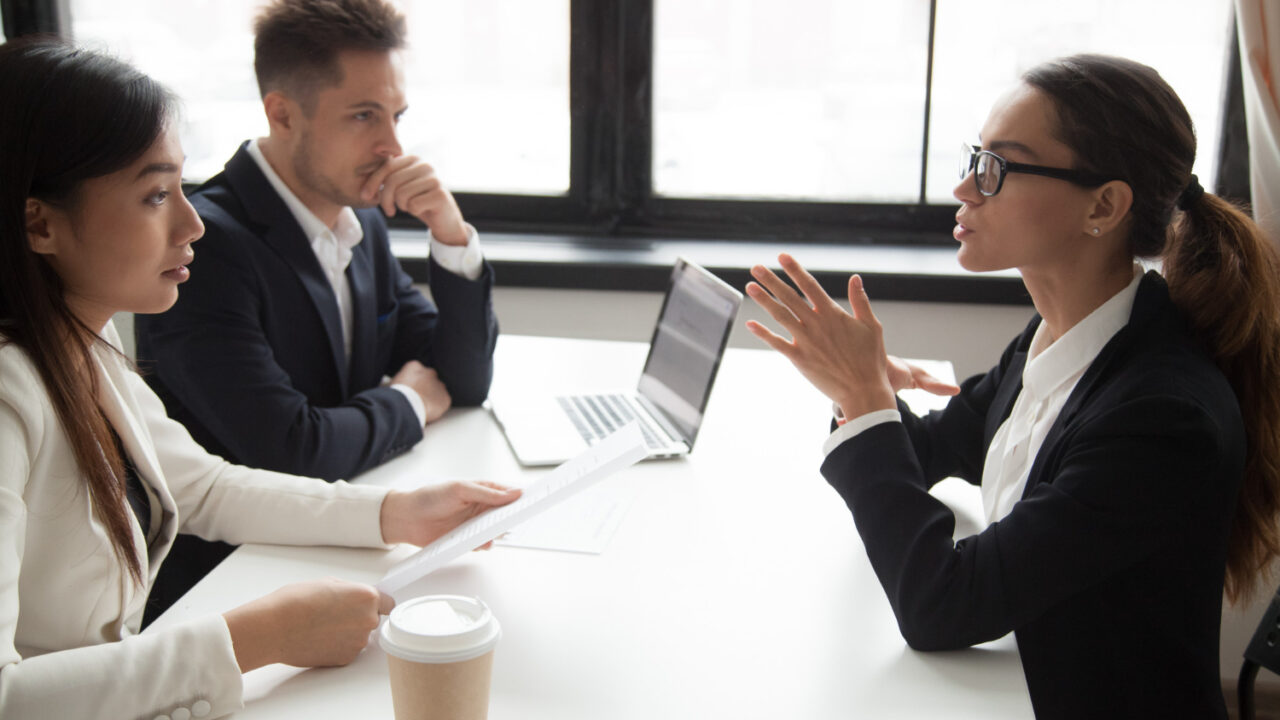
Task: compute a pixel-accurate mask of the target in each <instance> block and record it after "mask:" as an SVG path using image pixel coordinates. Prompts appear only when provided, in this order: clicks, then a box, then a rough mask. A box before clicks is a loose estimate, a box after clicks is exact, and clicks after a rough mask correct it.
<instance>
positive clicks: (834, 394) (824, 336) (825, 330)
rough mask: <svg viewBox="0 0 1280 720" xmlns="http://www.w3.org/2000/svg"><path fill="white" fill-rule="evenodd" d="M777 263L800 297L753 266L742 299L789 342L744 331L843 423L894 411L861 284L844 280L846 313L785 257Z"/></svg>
mask: <svg viewBox="0 0 1280 720" xmlns="http://www.w3.org/2000/svg"><path fill="white" fill-rule="evenodd" d="M778 262H779V263H781V265H782V269H783V271H784V272H786V274H787V276H788V277H790V278H791V280H792V282H794V283H795V284H796V287H798V288H799V289H800V292H799V293H798V292H796V291H795V290H794V289H792V288H791V287H790V286H789V285H787V284H786V283H784V282H783V281H782V279H781V278H779V277H778V276H777V275H775V274H774V273H773V272H772V271H770V270H769V269H768V268H766V267H764V266H763V265H757V266H755V267H754V268H752V269H751V275H752V277H754V278H755V279H756V282H752V283H748V284H747V294H748V295H749V296H750V297H751V299H752V300H754V301H755V302H756V304H757V305H759V306H760V307H761V308H763V309H764V311H765V312H767V313H769V316H770V317H772V318H773V319H774V320H775V321H777V323H778V324H779V325H781V326H782V328H783V329H784V330H786V331H787V333H789V334H790V335H791V339H790V340H787V339H786V338H784V337H782V336H780V335H778V334H776V333H774V332H773V331H771V330H769V329H768V328H766V327H765V326H764V325H761V324H760V323H758V322H755V321H754V320H750V321H748V322H747V329H748V330H750V331H751V333H752V334H753V335H755V336H756V337H758V338H760V339H761V340H763V341H764V342H765V343H766V344H768V345H769V347H771V348H773V349H774V350H777V351H778V352H780V353H782V354H783V355H784V356H786V357H787V359H788V360H790V361H791V364H793V365H795V366H796V369H797V370H799V371H800V373H801V374H802V375H804V377H805V378H806V379H807V380H808V381H809V382H810V383H812V384H813V386H814V387H816V388H817V389H818V390H819V391H821V392H822V393H823V394H824V395H826V396H827V397H829V398H831V399H832V400H833V401H835V402H836V404H838V405H839V406H840V408H841V410H842V411H843V413H844V416H845V417H848V418H853V417H858V416H859V415H864V414H866V413H869V412H873V411H875V410H885V409H892V408H895V407H897V404H896V401H895V399H894V394H893V393H894V389H893V386H892V385H890V383H889V372H888V371H889V360H888V356H887V355H886V354H885V351H884V339H883V332H882V330H881V327H880V322H879V321H878V320H876V316H875V313H873V312H872V311H871V301H870V299H869V298H868V297H867V294H866V291H865V290H864V289H863V287H862V278H860V277H859V276H857V275H854V276H852V277H850V278H849V304H850V307H851V308H852V309H853V312H852V313H849V312H846V311H845V310H844V308H842V307H840V305H839V304H838V303H836V301H834V300H832V299H831V296H829V295H827V293H826V292H825V291H824V290H823V289H822V286H820V285H819V284H818V281H817V280H815V279H814V277H813V276H812V275H810V274H809V272H808V271H807V270H805V269H804V268H803V267H801V266H800V263H798V262H796V261H795V259H794V258H792V257H791V256H790V255H787V254H782V255H779V256H778ZM801 293H803V296H802V295H801Z"/></svg>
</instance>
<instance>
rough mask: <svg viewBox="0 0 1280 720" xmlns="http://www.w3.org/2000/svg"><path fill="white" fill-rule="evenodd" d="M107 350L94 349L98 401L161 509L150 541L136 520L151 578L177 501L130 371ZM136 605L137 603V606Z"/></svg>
mask: <svg viewBox="0 0 1280 720" xmlns="http://www.w3.org/2000/svg"><path fill="white" fill-rule="evenodd" d="M106 352H108V351H103V350H99V351H97V352H96V353H95V355H96V356H97V360H98V369H99V380H100V383H99V386H98V405H99V407H101V408H102V413H103V414H104V415H105V416H106V418H107V422H109V423H111V427H112V428H114V429H115V431H116V434H117V435H119V436H120V442H121V443H122V444H123V445H124V450H125V452H126V453H128V454H129V459H130V460H132V461H133V466H134V469H135V470H137V472H138V478H139V479H141V480H142V482H144V483H146V484H147V486H148V487H149V488H150V489H151V492H152V493H154V494H155V496H156V501H157V503H158V505H153V506H152V508H151V512H152V513H153V514H155V513H160V514H161V518H160V532H159V535H158V536H157V537H156V540H155V542H154V543H152V544H151V545H148V544H147V538H146V531H147V529H146V528H141V527H139V526H138V524H137V523H134V524H133V536H134V537H133V540H134V547H135V548H136V549H138V559H139V561H140V562H142V568H143V574H144V575H145V576H147V577H148V578H149V579H150V580H151V581H154V580H155V574H156V572H157V571H158V570H159V567H160V561H161V560H162V559H163V558H164V556H165V555H167V554H168V552H169V547H170V546H171V545H172V544H173V540H174V538H175V537H177V535H178V515H177V504H176V503H175V502H174V500H173V495H172V494H170V493H169V487H168V485H167V484H166V483H165V482H164V473H163V470H162V469H161V467H160V460H159V458H157V457H156V453H155V447H154V446H153V445H152V442H151V434H150V433H149V432H148V431H147V429H146V428H145V427H144V426H143V425H142V424H141V422H140V421H139V419H138V413H137V406H136V404H135V403H134V402H133V395H132V393H131V391H130V390H129V388H128V384H127V380H126V378H125V377H124V375H123V374H122V373H125V372H130V371H129V370H127V369H125V368H124V367H123V366H122V365H120V363H119V362H116V361H115V360H114V359H112V358H108V357H103V356H104V355H105V354H106ZM145 601H146V593H140V594H138V595H136V596H134V597H132V598H131V600H130V601H129V607H128V608H127V611H128V613H129V614H131V613H132V612H133V611H134V610H138V611H141V603H142V602H145ZM135 605H137V607H134V606H135Z"/></svg>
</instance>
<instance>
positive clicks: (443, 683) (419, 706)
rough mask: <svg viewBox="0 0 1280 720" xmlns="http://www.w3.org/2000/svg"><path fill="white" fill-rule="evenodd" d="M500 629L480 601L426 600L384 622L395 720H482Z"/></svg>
mask: <svg viewBox="0 0 1280 720" xmlns="http://www.w3.org/2000/svg"><path fill="white" fill-rule="evenodd" d="M500 637H502V628H501V626H499V625H498V619H497V618H495V617H494V616H493V613H492V612H491V611H490V610H489V607H488V606H487V605H485V604H484V603H483V602H481V601H480V600H479V599H478V598H473V597H464V596H461V595H424V596H422V597H417V598H414V599H412V600H408V601H406V602H403V603H401V604H399V605H397V606H396V607H395V609H393V610H392V611H391V616H390V617H388V618H387V621H386V622H385V623H383V625H382V630H381V631H380V632H379V638H378V644H379V645H381V646H382V649H383V651H385V652H386V653H387V667H388V670H389V671H390V675H391V703H392V705H393V706H394V707H395V714H396V720H484V719H485V718H486V717H487V716H488V714H489V678H490V676H491V675H492V672H493V649H494V647H495V646H496V645H497V644H498V639H499V638H500Z"/></svg>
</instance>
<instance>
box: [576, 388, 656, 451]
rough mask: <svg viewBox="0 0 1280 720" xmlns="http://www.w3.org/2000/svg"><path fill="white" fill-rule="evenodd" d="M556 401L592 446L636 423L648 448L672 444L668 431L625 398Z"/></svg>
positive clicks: (581, 396) (586, 397)
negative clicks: (632, 406)
mask: <svg viewBox="0 0 1280 720" xmlns="http://www.w3.org/2000/svg"><path fill="white" fill-rule="evenodd" d="M556 402H558V403H560V407H561V408H562V409H563V410H564V412H565V414H566V415H568V416H569V419H570V420H571V421H573V426H574V427H575V428H577V429H578V433H579V434H580V435H582V439H583V440H586V441H587V444H588V445H594V444H595V443H596V442H597V441H599V440H601V439H603V438H605V437H608V436H609V435H610V434H611V433H613V431H614V430H617V429H618V428H620V427H622V426H623V425H626V424H627V423H629V422H631V421H632V420H636V421H637V422H638V424H639V425H640V432H641V433H642V434H643V435H644V442H645V445H647V446H648V447H650V448H654V449H656V448H662V447H666V446H667V445H669V444H671V441H670V439H668V438H667V434H666V433H665V432H663V431H662V430H660V429H658V428H656V427H654V426H653V425H652V423H651V421H650V420H649V419H648V418H646V417H643V416H640V415H637V414H636V413H635V412H633V411H632V409H631V404H630V403H629V402H628V401H627V398H626V396H624V395H564V396H561V397H558V398H556Z"/></svg>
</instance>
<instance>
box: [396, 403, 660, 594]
mask: <svg viewBox="0 0 1280 720" xmlns="http://www.w3.org/2000/svg"><path fill="white" fill-rule="evenodd" d="M646 455H648V449H647V448H646V447H645V443H644V436H643V435H642V434H641V433H640V428H639V426H637V425H636V424H635V423H630V424H628V425H625V426H623V427H621V428H619V429H618V430H617V431H616V432H614V433H613V434H612V435H610V436H609V437H607V438H605V439H603V440H601V441H600V442H598V443H596V444H595V445H593V446H591V447H590V448H588V449H587V450H586V451H585V452H583V453H582V454H581V455H579V456H577V457H576V458H573V459H572V460H569V461H568V462H565V463H564V464H562V465H560V466H559V467H557V468H556V469H555V470H552V471H551V472H549V473H547V474H546V475H543V476H542V477H540V478H538V479H537V480H535V481H533V482H531V483H529V485H527V486H526V487H525V488H524V492H523V494H522V495H521V496H520V499H519V500H516V501H515V502H513V503H511V504H510V505H504V506H502V507H499V508H494V509H492V510H489V511H486V512H484V513H482V514H480V515H477V516H475V517H473V518H471V519H470V520H468V521H466V522H464V523H462V524H461V525H459V526H458V527H456V528H454V529H453V530H452V531H451V532H449V533H447V534H445V535H444V536H443V537H441V538H440V539H439V540H436V541H435V542H433V543H431V544H430V545H428V546H426V547H424V548H422V549H421V550H419V551H418V552H416V553H414V554H413V555H410V556H409V557H407V558H405V559H404V560H402V561H400V562H399V563H396V564H395V565H394V566H392V568H391V569H390V570H388V571H387V574H386V575H384V576H383V578H382V580H381V581H380V582H379V583H378V589H379V590H382V591H383V592H385V593H387V594H391V593H394V592H395V591H397V590H399V589H400V588H403V587H405V586H406V585H409V584H411V583H413V582H415V581H416V580H418V579H420V578H422V577H425V576H427V575H428V574H430V573H432V572H434V571H435V570H438V569H439V568H441V567H443V566H444V565H446V564H447V563H449V562H450V561H451V560H453V559H455V558H458V557H461V556H462V555H464V554H466V553H468V552H471V551H472V550H475V549H476V548H478V547H480V546H481V545H483V544H485V543H487V542H489V541H490V540H493V539H494V538H496V537H498V536H499V535H501V534H502V533H504V532H506V531H508V530H510V529H512V528H514V527H515V526H516V525H519V524H520V523H521V522H523V521H525V520H527V519H529V518H531V517H533V516H534V515H537V514H538V513H540V512H542V511H543V510H545V509H546V508H549V507H551V506H553V505H555V504H556V503H558V502H560V501H561V500H563V499H565V498H567V497H569V496H571V495H573V494H575V493H577V492H580V491H582V490H584V489H586V488H588V487H590V486H591V485H594V484H595V483H597V482H599V481H601V480H603V479H605V478H606V477H609V476H610V475H612V474H613V473H615V472H617V471H619V470H621V469H623V468H625V467H629V466H631V465H634V464H635V463H636V462H638V461H639V460H641V459H642V458H644V457H645V456H646Z"/></svg>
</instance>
